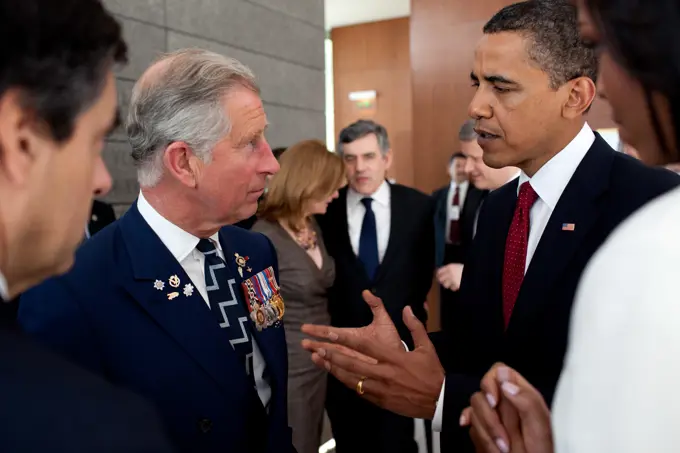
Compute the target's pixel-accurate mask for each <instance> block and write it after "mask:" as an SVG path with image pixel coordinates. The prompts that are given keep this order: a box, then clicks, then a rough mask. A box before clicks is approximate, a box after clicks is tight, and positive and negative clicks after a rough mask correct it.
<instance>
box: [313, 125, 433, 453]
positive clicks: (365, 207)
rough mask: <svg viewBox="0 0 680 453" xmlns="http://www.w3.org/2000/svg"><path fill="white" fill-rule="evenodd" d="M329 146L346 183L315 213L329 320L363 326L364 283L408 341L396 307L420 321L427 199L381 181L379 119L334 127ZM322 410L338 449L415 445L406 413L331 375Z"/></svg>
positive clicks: (428, 260)
mask: <svg viewBox="0 0 680 453" xmlns="http://www.w3.org/2000/svg"><path fill="white" fill-rule="evenodd" d="M337 150H338V153H339V154H340V155H341V156H342V158H343V160H344V161H345V164H346V168H347V179H348V181H349V187H346V188H344V189H342V190H341V191H340V196H339V197H338V198H337V199H336V200H335V201H333V202H332V203H331V204H330V206H329V207H328V211H327V213H326V214H325V215H324V216H321V217H320V219H319V224H320V226H321V229H322V232H323V235H324V240H325V242H326V244H327V247H328V252H329V253H330V255H331V256H333V258H334V259H335V268H336V271H335V272H336V278H335V284H334V286H333V287H332V289H331V292H330V295H329V311H330V315H331V323H332V324H333V325H334V326H338V327H360V326H364V325H366V324H369V323H370V322H371V311H370V309H369V308H368V307H367V306H366V304H365V303H364V301H363V300H362V298H361V292H362V291H363V290H366V289H370V290H371V291H372V292H373V293H374V294H377V295H379V296H380V297H382V298H383V300H384V301H385V307H386V308H387V311H388V312H389V314H390V316H391V317H392V319H393V320H394V323H395V325H396V327H397V331H398V332H399V335H400V336H401V338H403V339H404V340H405V341H406V342H407V343H411V338H410V335H409V333H408V329H407V328H406V326H405V325H404V323H403V322H402V321H401V311H402V310H403V309H404V307H405V306H406V305H412V308H413V311H414V312H415V313H416V315H417V316H418V318H419V319H421V320H422V321H423V322H425V321H426V313H425V309H424V305H423V304H424V302H425V300H426V297H427V293H428V291H429V289H430V286H431V285H432V279H433V273H434V238H433V231H434V226H433V203H432V200H431V198H430V197H429V196H427V195H425V194H423V193H421V192H418V191H417V190H415V189H411V188H408V187H405V186H401V185H398V184H390V183H388V182H387V181H386V180H385V178H386V172H387V169H388V168H389V167H390V165H391V162H392V152H391V149H390V144H389V139H388V136H387V131H386V130H385V128H384V127H382V126H381V125H379V124H376V123H374V122H373V121H367V120H361V121H358V122H356V123H354V124H352V125H350V126H348V127H347V128H345V129H343V130H342V132H341V133H340V136H339V140H338V147H337ZM327 410H328V415H329V417H330V421H331V426H332V428H333V435H334V438H335V441H336V446H337V447H336V448H337V451H338V453H344V452H352V453H361V452H415V451H417V445H416V443H415V441H414V423H413V420H412V419H410V418H405V417H400V416H397V415H394V414H391V413H389V412H387V411H384V410H382V409H380V408H378V407H377V406H374V405H372V404H370V403H367V402H366V401H364V400H362V399H361V398H358V397H357V395H356V394H355V393H354V390H348V389H347V388H345V387H344V386H343V385H342V384H341V383H340V382H338V381H337V380H336V379H335V378H333V377H331V378H330V380H329V384H328V398H327Z"/></svg>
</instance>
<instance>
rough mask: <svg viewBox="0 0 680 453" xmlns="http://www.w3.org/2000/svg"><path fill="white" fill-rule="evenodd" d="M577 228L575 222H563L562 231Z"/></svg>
mask: <svg viewBox="0 0 680 453" xmlns="http://www.w3.org/2000/svg"><path fill="white" fill-rule="evenodd" d="M575 229H576V224H575V223H563V224H562V231H574V230H575Z"/></svg>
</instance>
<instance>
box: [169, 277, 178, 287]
mask: <svg viewBox="0 0 680 453" xmlns="http://www.w3.org/2000/svg"><path fill="white" fill-rule="evenodd" d="M168 283H170V286H172V287H173V288H179V277H178V276H176V275H173V276H172V277H170V279H169V280H168Z"/></svg>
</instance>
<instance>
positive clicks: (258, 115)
mask: <svg viewBox="0 0 680 453" xmlns="http://www.w3.org/2000/svg"><path fill="white" fill-rule="evenodd" d="M197 73H201V74H204V75H205V77H192V76H191V75H192V74H197ZM197 112H200V113H198V114H197ZM223 124H230V125H231V127H230V128H226V127H222V125H223ZM266 124H267V119H266V115H265V113H264V110H263V107H262V101H261V99H260V96H259V89H258V87H257V85H256V84H255V79H254V76H253V74H252V73H251V71H250V70H249V69H248V68H246V67H245V66H243V65H242V64H241V63H239V62H238V61H236V60H233V59H231V58H227V57H224V56H222V55H218V54H215V53H212V52H208V51H203V50H199V49H189V50H181V51H177V52H174V53H172V54H170V55H167V56H165V57H163V58H161V59H160V60H159V61H158V62H156V63H155V64H154V65H152V66H151V67H150V68H149V69H148V70H147V71H146V72H145V73H144V75H143V76H142V77H141V78H140V79H139V81H138V82H137V84H136V85H135V87H134V89H133V94H132V100H131V103H130V111H129V117H128V126H127V130H128V138H129V140H130V143H131V145H132V150H133V159H134V160H135V162H136V163H137V166H138V180H139V182H140V186H141V192H140V195H139V198H138V200H137V202H136V203H135V204H134V205H133V206H132V207H131V208H130V209H129V210H128V212H127V213H126V214H125V215H124V216H123V217H122V218H121V219H120V220H118V221H117V222H116V223H114V224H113V225H111V226H110V227H109V228H107V229H105V230H104V231H101V232H99V233H98V234H97V235H95V236H93V237H92V238H91V239H90V240H88V241H87V242H85V244H84V245H83V246H82V247H81V248H80V249H79V252H78V259H77V261H76V265H75V267H74V268H73V270H72V271H71V272H69V273H68V274H66V275H65V276H63V277H60V278H58V279H52V280H49V281H47V282H46V283H44V284H42V285H41V286H39V287H37V288H35V289H33V290H31V291H28V292H27V293H25V294H24V295H23V296H22V300H21V305H20V308H19V321H20V323H21V325H22V327H24V329H25V330H26V331H27V332H29V333H31V334H33V335H34V336H35V337H36V338H37V339H39V340H41V341H44V342H45V343H47V344H49V345H50V346H51V347H53V348H54V349H55V350H57V351H59V352H60V353H62V354H64V355H66V356H67V357H69V358H70V359H72V360H73V361H75V362H77V363H79V364H82V365H84V366H86V367H87V368H89V369H91V370H93V371H95V372H96V373H99V374H101V375H103V376H106V377H107V378H108V379H110V380H111V381H113V382H114V383H116V384H119V385H121V386H124V387H127V388H130V389H133V390H135V391H136V392H138V393H140V394H142V395H143V396H145V397H147V398H148V399H149V400H151V401H153V402H154V403H155V404H156V406H157V407H158V408H159V410H160V412H161V416H162V417H163V420H164V421H165V423H166V425H167V428H168V433H169V434H170V436H171V439H172V440H173V441H174V443H175V445H176V446H177V447H178V448H179V450H180V451H183V452H191V453H202V452H206V453H212V452H215V453H216V452H224V451H229V452H235V453H252V452H259V453H273V452H277V453H278V452H283V453H288V452H290V451H292V450H293V447H292V440H291V431H290V428H289V427H288V423H287V398H286V395H287V376H288V364H287V353H286V343H285V337H284V332H283V327H282V325H281V320H282V317H283V313H284V307H283V305H282V299H281V298H280V296H279V295H278V285H277V283H276V279H277V277H278V266H277V263H276V254H275V252H274V249H273V246H272V245H271V243H270V242H269V241H268V240H267V239H266V237H265V236H263V235H260V234H256V233H251V232H249V231H247V230H244V229H242V228H238V227H234V226H228V227H223V226H224V225H230V224H232V223H234V222H235V221H237V220H239V219H243V218H246V217H248V216H250V215H252V214H253V213H254V212H255V209H256V207H257V200H258V198H259V197H260V196H261V195H262V193H263V191H264V187H265V181H266V178H267V177H268V176H269V175H271V174H273V173H275V172H276V171H277V170H278V168H279V166H278V163H277V161H276V159H275V158H274V156H273V155H272V152H271V148H270V147H269V145H268V144H267V141H266V139H265V138H264V135H263V134H264V129H265V127H266ZM227 131H228V132H227Z"/></svg>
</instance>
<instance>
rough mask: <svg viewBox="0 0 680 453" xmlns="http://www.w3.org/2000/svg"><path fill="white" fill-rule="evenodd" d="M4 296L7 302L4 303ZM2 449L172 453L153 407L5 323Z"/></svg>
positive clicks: (0, 381)
mask: <svg viewBox="0 0 680 453" xmlns="http://www.w3.org/2000/svg"><path fill="white" fill-rule="evenodd" d="M0 303H3V302H0ZM0 389H2V397H0V400H1V401H2V404H0V451H2V452H3V453H24V452H48V451H49V452H51V453H73V452H82V453H121V452H129V453H169V452H172V451H175V450H174V449H173V448H172V447H171V446H170V443H169V442H168V441H167V440H166V438H165V433H164V431H163V428H162V425H161V423H160V420H159V418H158V415H157V414H156V413H155V411H154V410H153V408H152V406H150V405H149V404H147V403H146V402H144V401H142V399H141V398H139V397H138V396H136V395H133V394H132V393H129V392H127V391H124V390H121V389H117V388H115V387H113V386H112V385H111V384H108V383H107V382H105V381H104V380H103V379H101V378H99V377H97V376H95V375H93V374H91V373H89V372H87V371H85V370H83V369H81V368H78V367H76V366H74V365H72V364H71V363H69V362H66V361H65V360H63V359H62V358H60V357H57V356H56V355H54V354H52V353H50V352H47V351H45V350H43V349H42V348H40V347H38V346H37V345H35V344H34V343H33V341H30V340H29V339H28V338H26V337H25V336H24V335H22V334H20V333H19V332H18V329H10V328H6V327H3V328H1V329H0Z"/></svg>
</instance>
